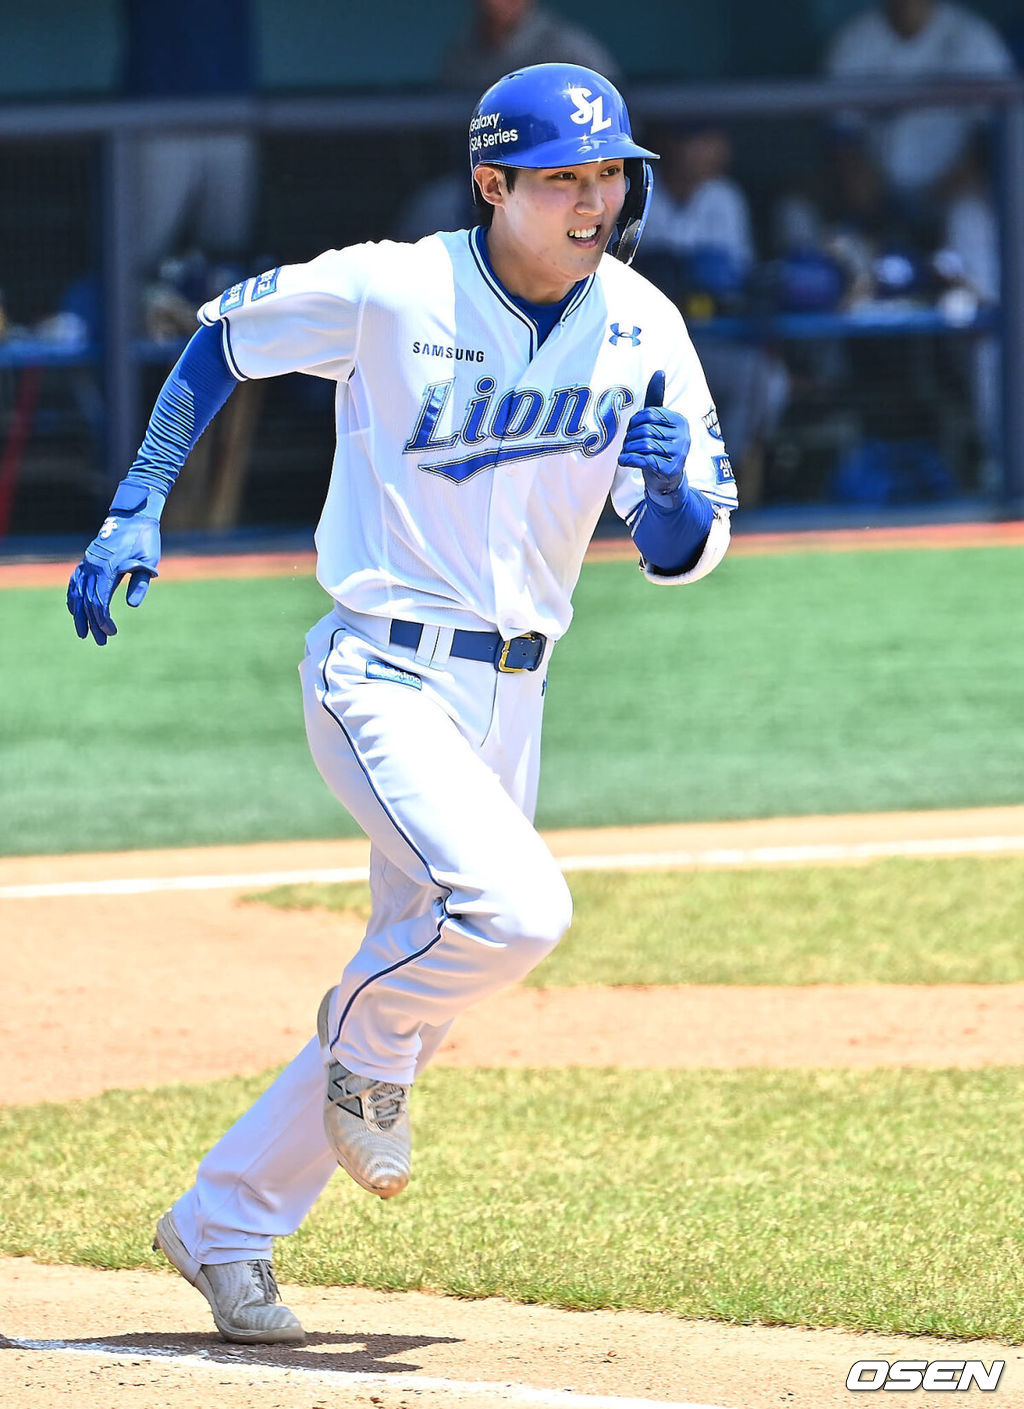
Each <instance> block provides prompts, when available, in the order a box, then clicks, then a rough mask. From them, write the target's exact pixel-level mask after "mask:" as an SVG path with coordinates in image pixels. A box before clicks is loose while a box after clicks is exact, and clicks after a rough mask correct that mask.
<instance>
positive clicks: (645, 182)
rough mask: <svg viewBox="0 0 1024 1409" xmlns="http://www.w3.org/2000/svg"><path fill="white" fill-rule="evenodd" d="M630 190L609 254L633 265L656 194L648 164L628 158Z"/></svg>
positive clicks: (652, 175) (642, 160)
mask: <svg viewBox="0 0 1024 1409" xmlns="http://www.w3.org/2000/svg"><path fill="white" fill-rule="evenodd" d="M623 169H624V170H625V173H626V180H627V181H628V183H629V189H628V190H627V191H626V199H625V200H624V201H623V203H622V210H621V212H620V213H619V218H618V220H617V221H616V225H615V229H616V237H615V243H614V245H612V246H611V247H610V248H609V250H608V253H609V254H613V255H614V256H615V258H616V259H619V260H621V261H622V263H623V264H632V262H633V256H634V255H635V254H636V247H637V245H638V244H639V243H640V236H641V235H642V234H643V232H644V226H645V225H646V223H647V210H648V207H649V206H650V203H651V192H652V191H653V190H654V173H653V172H652V170H651V164H650V162H649V161H645V160H644V159H643V158H642V157H628V158H627V159H626V161H625V162H623Z"/></svg>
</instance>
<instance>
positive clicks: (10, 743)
mask: <svg viewBox="0 0 1024 1409" xmlns="http://www.w3.org/2000/svg"><path fill="white" fill-rule="evenodd" d="M1022 569H1024V550H1021V549H1018V548H997V549H963V550H950V551H915V552H879V553H873V552H872V553H852V554H835V555H828V554H797V555H794V556H790V557H782V556H780V557H763V558H757V557H737V558H735V559H731V560H727V561H726V562H725V563H724V564H723V565H722V567H721V568H720V569H719V570H718V571H717V572H716V573H715V574H714V575H713V576H711V577H710V578H708V579H707V581H705V582H702V583H699V584H698V585H696V586H695V587H693V588H681V589H678V590H665V589H661V588H656V587H652V586H651V585H650V584H649V583H646V582H645V581H644V580H643V579H642V577H641V575H640V574H639V573H638V572H637V571H636V568H635V567H633V566H632V565H630V564H628V563H610V562H606V563H595V564H592V565H589V566H588V567H587V568H586V569H585V571H584V574H583V577H582V579H581V582H580V586H579V589H578V591H577V593H576V609H577V618H576V622H575V623H574V626H573V629H572V631H571V632H570V633H569V635H568V637H567V638H566V640H565V641H564V642H563V643H562V644H561V645H560V646H559V649H558V651H557V652H556V655H555V659H554V662H553V665H552V669H551V676H550V688H549V690H548V706H547V716H546V723H545V748H544V752H545V767H544V770H543V774H542V783H541V794H540V805H539V814H538V821H539V822H540V824H541V825H542V826H546V827H557V826H569V825H589V824H594V825H597V824H608V823H616V824H620V823H629V822H643V821H654V820H657V821H667V820H673V819H678V820H685V819H688V818H708V817H751V816H768V815H783V814H787V813H809V812H819V811H821V812H837V811H846V810H853V811H868V810H874V809H884V808H895V807H900V808H904V807H905V808H931V807H957V806H968V805H978V804H986V803H1017V802H1021V801H1024V781H1022V780H1024V770H1022V769H1021V767H1020V760H1021V758H1022V756H1024V711H1022V710H1021V709H1020V690H1019V682H1020V680H1021V678H1022V670H1024V636H1022V633H1021V632H1020V630H1019V615H1020V611H1019V601H1018V599H1019V594H1020V581H1021V579H1022V576H1024V573H1022ZM323 604H324V598H323V596H322V594H321V593H320V591H319V589H318V588H317V587H316V586H315V584H314V583H313V582H312V581H311V580H309V579H306V578H302V579H296V580H291V579H288V578H273V579H263V580H233V581H219V582H195V581H191V582H186V581H177V582H176V581H175V580H174V565H173V563H169V564H168V565H167V567H166V569H165V573H164V576H163V578H162V579H161V581H160V582H158V583H157V584H156V586H155V587H154V589H153V590H152V591H151V593H150V595H149V598H148V599H147V601H146V603H145V605H144V606H143V607H142V609H141V610H139V611H138V612H132V611H130V610H129V609H127V608H126V607H125V606H124V605H123V603H122V605H121V606H120V608H119V610H118V612H117V615H118V617H119V618H120V620H121V623H122V628H123V629H122V631H121V634H120V635H119V636H118V637H117V638H116V639H115V640H114V641H112V642H111V643H110V644H109V645H108V646H106V647H105V648H104V649H102V650H100V649H99V648H97V647H95V646H94V645H93V644H92V643H91V642H88V643H84V642H80V641H79V640H78V639H77V637H76V636H75V634H74V631H73V629H72V626H71V621H70V618H69V617H68V616H67V614H66V612H65V609H64V605H63V592H62V591H59V590H45V591H43V590H19V591H5V592H3V593H0V679H2V681H3V692H2V697H0V701H2V702H0V777H2V779H3V789H4V807H3V810H2V815H0V852H3V853H11V854H13V853H26V852H47V851H50V852H61V851H67V850H92V849H110V848H118V847H139V846H174V845H187V844H194V843H195V844H201V843H206V842H215V841H244V840H248V839H266V838H274V837H280V838H287V837H302V836H329V835H336V834H351V833H352V832H353V831H354V827H353V825H352V824H351V823H350V822H349V821H348V819H347V818H345V817H344V815H343V814H342V812H341V810H340V808H339V807H338V806H337V805H336V804H335V803H334V801H333V800H332V798H331V797H330V796H329V794H328V792H327V790H326V789H325V787H324V785H323V784H322V783H321V782H320V780H319V778H318V777H317V776H316V773H315V770H314V768H313V766H312V764H311V762H310V761H309V759H308V757H307V753H306V745H305V740H304V736H303V727H302V717H301V707H300V701H299V692H298V681H297V676H296V673H295V666H296V663H297V661H298V659H299V656H300V655H301V653H302V641H303V635H304V633H305V631H306V629H307V628H308V627H309V625H310V624H311V623H312V622H313V621H314V620H315V619H316V618H317V617H318V616H319V615H320V613H321V610H322V607H323Z"/></svg>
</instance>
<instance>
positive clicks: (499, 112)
mask: <svg viewBox="0 0 1024 1409" xmlns="http://www.w3.org/2000/svg"><path fill="white" fill-rule="evenodd" d="M657 155H658V154H657V152H650V151H648V150H647V148H646V147H641V146H639V145H638V144H637V143H636V142H634V141H633V134H632V132H631V130H630V126H629V114H628V113H627V112H626V105H625V103H624V102H623V101H622V95H621V94H620V93H619V91H618V89H617V88H616V87H615V85H614V84H612V83H609V82H608V80H607V78H603V77H602V76H601V74H599V73H595V72H594V70H593V69H589V68H584V67H583V66H582V65H581V64H533V65H532V66H531V67H530V68H524V69H518V70H517V71H516V72H515V73H509V74H506V75H505V77H504V78H499V79H498V82H497V83H495V84H493V85H492V86H491V87H490V88H488V90H487V92H486V93H485V94H484V95H483V97H482V98H481V99H480V101H479V103H477V105H476V109H475V110H474V112H473V116H472V118H471V120H470V124H469V162H470V167H471V169H472V170H473V171H475V170H476V168H477V167H478V166H485V165H486V166H516V167H530V168H532V169H534V170H539V169H543V168H548V167H554V166H581V165H582V164H583V163H584V162H589V161H605V160H613V159H615V158H616V157H619V158H621V159H622V161H623V164H624V170H625V175H626V180H627V183H628V190H627V194H626V201H625V204H624V205H623V207H622V213H621V215H620V216H619V221H618V227H617V234H616V236H615V239H614V242H613V244H612V245H610V246H609V252H610V253H612V254H614V255H615V256H616V257H617V258H618V259H621V260H622V261H623V262H624V263H626V264H628V263H629V262H630V260H631V259H632V258H633V255H634V253H635V251H636V247H637V244H638V242H639V240H640V235H641V233H642V232H643V227H644V222H645V220H646V219H647V206H648V203H649V201H650V195H651V189H652V186H653V178H652V175H651V168H650V164H649V160H648V159H649V158H654V159H655V160H657ZM473 195H474V200H475V201H476V202H477V204H478V205H480V203H481V199H482V198H481V197H480V194H479V191H478V188H477V186H476V183H475V182H474V186H473Z"/></svg>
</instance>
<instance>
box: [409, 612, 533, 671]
mask: <svg viewBox="0 0 1024 1409" xmlns="http://www.w3.org/2000/svg"><path fill="white" fill-rule="evenodd" d="M422 635H423V627H422V626H421V625H420V624H419V622H418V621H393V622H392V623H391V634H390V636H389V637H388V639H389V640H390V642H391V644H392V645H393V646H407V647H408V648H409V649H410V650H413V651H415V650H418V649H419V644H420V637H421V636H422ZM547 643H548V638H547V637H546V636H542V635H541V634H540V632H539V631H530V632H528V633H527V634H526V635H525V636H513V637H512V639H511V641H506V640H505V639H504V637H502V636H500V635H499V634H498V632H497V631H456V632H455V633H454V635H453V639H452V648H451V650H450V652H449V655H453V656H458V657H459V658H460V659H461V660H482V661H486V662H487V664H488V665H493V666H494V668H495V670H500V671H501V673H502V674H503V675H518V674H519V673H520V672H521V671H523V670H536V669H537V667H538V666H539V665H540V663H541V661H542V660H543V659H544V648H545V646H546V645H547Z"/></svg>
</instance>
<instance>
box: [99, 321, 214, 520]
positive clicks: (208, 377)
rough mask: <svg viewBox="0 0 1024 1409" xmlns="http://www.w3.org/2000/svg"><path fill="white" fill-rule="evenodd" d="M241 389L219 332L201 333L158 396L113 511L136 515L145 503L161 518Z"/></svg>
mask: <svg viewBox="0 0 1024 1409" xmlns="http://www.w3.org/2000/svg"><path fill="white" fill-rule="evenodd" d="M237 385H238V383H237V381H236V380H235V378H234V377H233V376H232V375H231V372H230V370H229V369H228V364H227V362H226V361H225V360H224V353H223V351H222V349H221V342H220V328H219V326H218V327H215V328H206V327H203V328H200V329H199V331H198V332H197V333H196V334H195V336H194V337H193V338H192V340H191V342H190V343H189V345H188V347H186V348H185V351H184V352H183V353H182V354H181V356H180V357H179V358H178V361H177V362H176V363H175V365H174V367H173V369H172V370H171V374H170V376H169V377H168V378H167V380H166V382H164V384H163V387H162V388H161V390H160V395H159V396H158V397H157V399H156V405H155V406H154V407H153V414H152V415H151V416H150V418H149V425H148V427H147V429H146V435H145V438H144V439H143V442H142V445H141V446H140V447H139V453H138V454H137V455H136V457H135V460H134V462H133V463H132V467H131V469H130V470H129V471H128V473H127V474H126V475H125V477H124V479H123V480H122V481H121V484H120V486H119V488H118V491H117V493H116V494H115V495H114V502H113V504H112V505H111V507H112V508H114V509H119V510H121V511H123V512H133V511H135V510H137V509H138V508H140V507H141V505H142V504H143V503H145V504H147V509H148V512H149V513H150V514H154V515H155V516H156V517H159V515H160V511H161V510H162V509H163V506H164V500H165V499H166V498H167V496H168V494H169V493H170V492H171V489H172V488H173V486H174V481H175V480H176V479H177V478H178V472H179V471H180V469H181V467H182V465H183V464H184V463H185V461H186V460H187V458H188V455H189V452H190V451H191V449H192V447H193V446H194V445H195V443H196V441H197V440H198V439H199V437H200V436H201V435H202V433H203V431H204V430H205V429H206V427H207V426H208V425H209V424H210V422H211V421H212V420H213V418H214V416H215V415H216V414H217V412H218V411H219V410H220V408H221V407H222V406H223V405H224V403H225V401H227V399H228V397H229V396H230V395H231V393H232V391H234V389H235V387H236V386H237ZM128 486H134V489H131V488H129V487H128Z"/></svg>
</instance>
